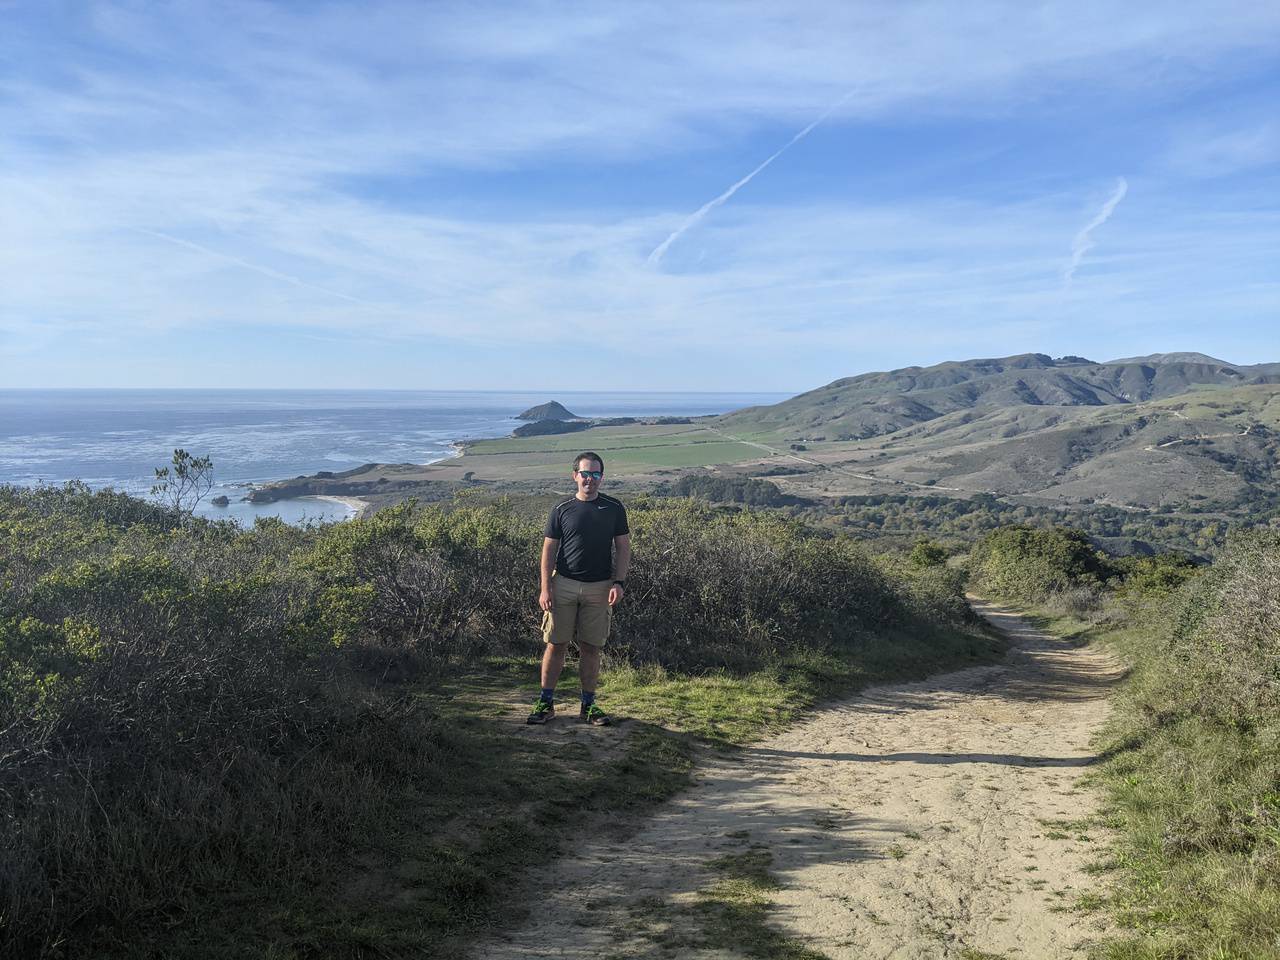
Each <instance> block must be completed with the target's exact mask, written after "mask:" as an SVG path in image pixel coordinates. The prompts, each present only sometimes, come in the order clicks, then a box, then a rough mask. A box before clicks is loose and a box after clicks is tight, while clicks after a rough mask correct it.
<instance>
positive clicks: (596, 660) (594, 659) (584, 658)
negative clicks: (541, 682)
mask: <svg viewBox="0 0 1280 960" xmlns="http://www.w3.org/2000/svg"><path fill="white" fill-rule="evenodd" d="M563 662H564V657H563V655H562V656H561V663H563ZM543 669H546V668H545V667H544V668H543ZM578 676H579V677H580V678H581V679H582V692H583V693H589V694H592V695H594V694H595V692H596V681H597V680H599V679H600V648H599V647H593V646H592V645H591V644H589V643H580V644H578Z"/></svg>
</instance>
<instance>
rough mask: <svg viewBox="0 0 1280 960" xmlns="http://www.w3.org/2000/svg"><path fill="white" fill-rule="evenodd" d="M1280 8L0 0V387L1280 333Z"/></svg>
mask: <svg viewBox="0 0 1280 960" xmlns="http://www.w3.org/2000/svg"><path fill="white" fill-rule="evenodd" d="M1277 103H1280V5H1277V4H1273V3H1258V2H1256V0H1251V2H1241V3H1236V2H1231V0H1220V2H1214V3H1209V4H1206V3H1203V2H1202V0H1200V2H1195V3H1179V2H1162V3H1141V2H1140V3H1129V4H1116V3H1113V2H1092V0H1070V2H1034V3H1030V2H1026V0H1016V2H1008V3H993V2H985V0H970V2H966V3H963V4H957V3H953V2H949V0H939V2H909V0H907V2H887V0H886V2H877V3H863V2H849V0H841V2H824V3H808V2H804V0H797V2H792V3H786V4H779V3H754V2H739V0H735V2H728V3H710V2H694V3H688V2H682V3H676V2H671V3H651V2H644V0H635V2H626V3H608V2H601V0H593V2H587V3H573V2H535V3H521V2H514V0H511V2H500V3H484V2H465V3H464V2H456V3H454V2H432V3H427V2H414V3H399V2H369V0H365V2H361V3H337V2H328V3H326V2H319V0H308V2H296V3H293V2H290V3H285V2H279V3H267V2H252V3H246V2H215V0H203V2H194V0H191V2H184V0H171V2H165V3H157V2H152V0H137V2H92V0H17V2H15V0H0V387H206V388H207V387H256V388H266V387H282V388H295V387H347V388H379V387H387V388H421V389H508V388H511V389H514V388H521V389H526V388H527V389H544V388H545V389H549V390H550V389H556V388H559V389H564V390H568V389H588V390H608V389H618V390H759V391H773V390H782V391H797V392H798V391H800V390H804V389H809V388H812V387H816V386H818V385H821V384H824V383H827V382H829V381H831V380H834V379H837V378H839V377H845V376H852V375H855V374H858V373H863V372H867V371H871V370H884V369H893V368H897V367H904V366H910V365H928V364H932V363H937V362H941V361H944V360H962V359H969V358H976V357H995V356H1007V355H1011V354H1017V353H1027V352H1039V353H1047V354H1050V355H1053V356H1062V355H1066V354H1071V355H1077V356H1085V357H1088V358H1090V359H1094V360H1107V359H1113V358H1117V357H1128V356H1139V355H1145V354H1149V353H1154V352H1170V351H1200V352H1203V353H1208V354H1210V355H1213V356H1215V357H1220V358H1222V359H1225V360H1227V361H1230V362H1233V363H1241V364H1245V363H1258V362H1264V361H1280V335H1278V334H1277V331H1278V330H1280V322H1278V321H1280V190H1278V189H1277V188H1278V187H1280V166H1278V161H1280V110H1278V109H1277V107H1276V104H1277Z"/></svg>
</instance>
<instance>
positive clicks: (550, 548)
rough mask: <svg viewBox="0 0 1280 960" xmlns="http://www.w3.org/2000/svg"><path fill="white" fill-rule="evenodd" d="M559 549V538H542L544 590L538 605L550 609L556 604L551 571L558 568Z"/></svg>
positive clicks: (539, 596) (539, 597)
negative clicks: (553, 599) (552, 595)
mask: <svg viewBox="0 0 1280 960" xmlns="http://www.w3.org/2000/svg"><path fill="white" fill-rule="evenodd" d="M559 549H560V541H559V540H555V539H553V538H551V537H543V538H542V592H541V593H540V594H539V595H538V606H540V607H541V608H542V609H543V610H550V609H551V608H552V607H553V606H554V603H553V601H552V599H551V573H552V571H554V570H555V568H556V553H557V551H559Z"/></svg>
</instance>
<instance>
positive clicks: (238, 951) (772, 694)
mask: <svg viewBox="0 0 1280 960" xmlns="http://www.w3.org/2000/svg"><path fill="white" fill-rule="evenodd" d="M1001 649H1002V648H1001V645H1000V644H999V642H998V641H996V640H995V639H993V638H991V637H986V636H976V635H973V634H965V633H945V632H941V631H939V632H937V633H934V634H931V635H930V634H924V633H917V634H914V635H911V636H902V637H894V638H885V639H882V640H879V641H875V642H873V641H870V640H868V641H867V642H863V643H859V644H857V645H855V646H852V647H851V648H850V649H849V650H848V651H846V652H845V654H844V655H843V656H840V657H837V656H834V655H831V656H823V657H818V656H814V657H811V658H809V659H807V660H796V661H793V662H787V663H784V664H781V665H777V666H774V667H770V668H769V669H765V670H761V671H758V672H756V673H752V674H748V675H745V676H733V675H730V674H727V673H713V674H708V675H704V676H689V675H681V674H674V673H668V672H666V671H663V670H661V669H659V668H645V669H637V668H631V667H615V668H614V669H611V670H609V671H607V673H606V676H605V677H604V678H603V680H602V683H601V685H600V696H601V701H602V703H603V704H604V705H605V706H607V708H608V709H609V711H610V713H612V714H614V715H615V716H618V717H622V718H625V721H624V726H623V727H622V728H621V729H622V730H625V731H626V734H627V735H626V737H625V742H624V744H623V745H622V747H621V749H620V750H619V751H618V752H617V753H616V755H613V756H612V758H611V759H608V760H606V761H603V762H602V761H599V760H594V759H593V754H592V750H591V749H590V747H589V745H588V744H587V743H586V742H584V740H586V739H589V737H588V738H573V739H572V740H565V739H563V738H552V737H546V738H540V737H537V736H533V737H530V736H523V735H518V734H520V733H523V732H524V729H525V728H523V726H521V724H520V721H521V720H522V718H523V714H522V713H521V714H520V715H519V717H512V715H511V714H510V713H509V712H506V713H503V711H509V709H510V708H509V707H504V708H501V709H499V708H498V707H497V704H500V703H502V704H509V703H510V702H511V700H512V699H513V698H514V699H516V700H518V701H520V702H523V701H524V700H526V699H527V700H529V701H531V700H532V698H533V697H534V696H535V695H536V689H537V683H536V667H535V665H534V663H533V662H531V661H525V660H515V659H510V658H505V659H504V658H493V659H490V660H487V661H486V662H484V663H483V664H481V665H479V666H478V667H477V668H476V669H472V670H470V671H467V672H464V673H457V674H454V675H451V676H447V677H443V678H437V679H435V680H434V681H432V682H431V684H430V689H429V690H423V691H421V692H420V693H419V694H418V695H419V696H423V697H427V698H428V699H429V701H430V703H431V704H432V706H433V709H434V710H435V711H436V712H437V713H438V716H439V720H440V727H439V733H440V736H441V740H442V745H441V750H440V762H439V766H438V773H437V774H436V775H435V776H434V777H431V778H430V782H427V783H423V784H421V785H420V789H418V790H411V791H406V792H405V793H404V794H403V795H401V796H398V797H394V798H388V803H387V804H386V808H385V813H384V817H383V819H382V820H381V822H379V823H378V824H376V826H375V828H374V829H373V830H372V832H371V833H370V834H369V835H368V836H367V837H365V842H364V843H363V844H361V846H360V847H359V848H358V849H353V850H351V851H350V856H349V858H347V859H345V860H343V861H342V862H335V863H331V864H327V865H325V869H324V870H323V871H322V873H323V875H324V882H323V884H322V885H321V886H320V887H319V888H315V887H311V888H307V889H303V890H279V891H274V892H269V893H268V895H267V896H266V897H265V899H262V897H263V892H262V890H261V889H260V888H255V887H254V886H253V885H252V884H250V883H248V882H247V883H246V886H245V888H244V890H243V891H236V890H228V891H226V892H225V896H223V897H219V898H216V899H215V900H212V901H210V902H208V903H207V904H205V905H204V906H203V907H202V909H201V910H200V911H199V913H198V915H195V916H186V917H184V918H183V922H182V923H181V924H180V925H175V926H173V927H171V928H170V929H169V930H168V932H166V933H165V934H163V935H162V936H161V939H159V940H156V941H155V942H151V943H146V944H141V943H132V944H112V945H104V946H109V947H110V949H109V950H104V955H114V956H128V957H142V956H148V955H155V954H157V953H160V954H164V955H167V956H175V957H185V958H201V960H204V958H208V960H225V958H228V957H231V956H242V955H245V954H246V953H253V954H258V955H263V956H271V957H274V958H276V960H294V958H299V960H300V958H304V957H306V958H310V957H338V956H341V957H409V956H424V955H429V956H433V957H440V958H452V957H462V956H463V955H464V954H465V951H466V949H467V946H468V944H469V943H470V942H471V941H472V940H473V939H474V938H475V936H476V935H477V934H479V933H480V932H482V931H485V930H488V929H492V928H494V927H498V928H501V927H503V926H510V925H513V924H516V923H518V922H519V921H520V919H521V917H522V915H523V910H524V908H522V907H520V906H518V905H517V901H518V900H519V898H518V897H516V896H515V893H516V892H517V891H518V890H519V884H520V882H521V881H522V880H523V879H524V878H525V877H526V876H527V871H528V870H529V869H530V868H531V867H533V866H534V865H535V864H539V863H544V862H546V861H547V860H549V859H551V858H553V857H554V856H556V855H557V853H558V852H560V851H561V850H562V849H564V845H565V844H566V843H567V842H568V841H569V839H570V838H571V837H580V836H581V834H582V832H583V831H584V829H586V830H590V829H611V830H616V829H619V828H620V823H625V822H627V821H628V820H631V821H637V819H638V817H640V816H642V815H643V814H645V813H646V812H648V811H649V810H651V809H652V808H653V807H654V806H655V805H656V804H658V803H660V802H662V801H663V800H666V799H667V798H669V797H671V796H672V795H673V794H675V793H676V792H677V791H679V790H680V789H682V788H683V787H684V786H686V785H687V784H688V783H689V781H690V775H691V772H692V771H693V769H694V767H695V763H696V760H697V758H698V756H699V755H700V753H701V752H703V751H705V750H708V749H715V750H721V751H722V750H726V749H729V750H732V749H734V748H735V747H736V746H738V745H741V744H746V743H748V742H750V741H751V740H753V739H757V738H759V737H761V736H764V735H766V734H768V733H769V732H771V731H775V730H778V729H780V728H781V727H783V726H785V725H786V724H787V723H788V722H790V721H792V720H795V719H796V718H798V717H800V716H802V715H803V714H804V712H805V711H806V710H807V709H809V708H811V707H812V706H813V705H814V704H816V703H818V702H819V701H820V700H822V699H824V698H828V697H832V696H836V695H839V694H845V693H849V692H852V691H853V690H855V689H857V688H858V687H860V686H863V685H865V684H867V683H872V682H877V681H881V680H887V679H891V678H906V677H919V676H923V675H926V674H928V673H932V672H936V671H940V670H945V669H952V668H955V667H959V666H964V665H968V664H971V663H974V662H981V661H988V660H991V659H993V658H995V657H997V656H999V654H1000V652H1001ZM559 687H560V690H561V691H563V695H564V696H566V697H568V698H571V697H572V696H573V695H574V693H575V692H576V687H577V680H576V675H575V674H574V671H573V669H572V665H571V666H570V667H569V668H568V669H566V672H565V675H564V676H563V678H562V681H561V683H560V685H559ZM410 689H412V688H410ZM499 714H502V715H501V716H499ZM557 722H563V721H560V720H557ZM587 729H589V728H584V730H587ZM620 817H621V818H622V820H621V821H620V820H619V818H620ZM584 818H585V819H584ZM593 824H594V826H592V825H593ZM712 867H713V869H714V870H715V871H716V872H717V873H718V874H719V875H720V876H719V878H718V879H717V880H716V882H715V883H713V884H712V885H711V886H709V887H708V888H707V889H706V890H704V891H702V892H700V893H699V896H698V899H697V902H696V904H694V905H693V906H688V905H685V906H682V907H679V908H673V909H675V910H676V913H675V914H672V916H671V917H669V918H668V919H669V920H671V919H673V918H674V921H678V923H675V928H678V929H670V930H669V929H667V927H668V926H670V924H667V923H666V922H663V923H660V924H659V923H657V914H656V913H654V912H653V911H655V910H657V907H655V906H654V905H652V904H651V905H649V907H648V908H647V909H648V910H649V915H648V919H645V918H644V917H640V918H638V919H637V921H636V922H637V923H638V924H639V927H638V929H643V930H648V931H649V932H650V933H651V934H652V935H653V936H654V937H658V936H662V937H666V938H667V939H668V940H669V941H670V940H674V941H678V942H680V943H685V944H686V945H693V944H699V945H701V944H708V945H715V946H718V947H723V948H725V949H733V950H736V951H738V952H739V953H741V954H743V955H745V956H753V957H784V958H793V960H815V958H821V957H822V955H821V954H819V953H816V952H814V951H812V950H810V949H808V948H807V947H805V946H804V945H803V944H800V943H798V942H796V941H792V940H790V939H788V938H786V937H783V936H782V935H781V934H778V933H777V932H775V931H774V930H773V929H772V928H770V927H768V926H767V925H766V923H765V920H766V917H767V913H768V898H767V896H766V893H767V891H768V890H769V889H770V888H771V887H770V884H772V882H773V881H772V880H771V879H770V878H769V876H768V874H767V869H766V867H767V854H762V853H759V852H754V853H751V854H749V855H747V856H745V857H743V858H738V859H734V858H723V859H721V860H720V861H716V862H715V863H713V864H712ZM642 912H643V911H642ZM642 921H643V922H642ZM655 924H657V925H656V926H655ZM660 930H665V931H666V932H665V933H660V932H659V931H660ZM680 930H684V931H685V932H683V933H681V932H679V931H680ZM690 931H692V932H690ZM690 937H692V938H693V939H692V940H689V939H688V938H690Z"/></svg>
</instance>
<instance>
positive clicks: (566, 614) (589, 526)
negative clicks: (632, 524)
mask: <svg viewBox="0 0 1280 960" xmlns="http://www.w3.org/2000/svg"><path fill="white" fill-rule="evenodd" d="M603 479H604V460H602V459H601V458H600V454H598V453H591V452H589V451H588V452H587V453H580V454H578V456H577V457H575V458H574V461H573V480H574V483H576V484H577V485H578V492H577V493H576V494H574V495H573V496H572V497H570V498H569V499H568V500H563V501H561V502H560V503H557V504H556V505H555V506H554V507H552V508H551V515H550V516H549V517H547V529H546V531H545V537H544V539H543V541H542V593H541V595H540V596H539V597H538V605H539V606H540V607H542V609H543V614H542V639H543V640H544V641H545V642H546V647H545V648H544V649H543V653H542V696H540V697H539V698H538V702H537V703H535V704H534V706H533V712H532V713H531V714H529V720H528V722H529V723H546V722H547V721H548V720H550V719H551V718H552V717H554V716H555V715H556V708H555V693H556V681H557V680H559V679H560V671H561V670H562V669H563V668H564V657H565V654H566V653H567V652H568V650H569V641H570V640H576V641H577V643H578V655H579V663H578V673H579V676H580V678H581V680H582V709H581V711H580V712H579V713H578V719H579V720H582V721H583V722H584V723H592V724H596V725H597V726H604V725H606V724H608V722H609V715H608V714H606V713H605V712H604V711H603V710H601V709H600V707H599V706H598V705H597V704H596V680H597V679H599V677H600V650H601V648H602V647H603V646H604V641H605V639H606V638H607V637H608V636H609V625H610V622H611V621H612V619H613V608H614V606H615V605H616V604H618V603H620V602H621V601H622V594H623V591H624V588H625V587H626V582H627V568H628V567H629V566H630V565H631V530H630V528H629V527H628V526H627V511H626V508H625V507H623V506H622V504H621V503H619V502H618V501H617V500H615V499H614V498H613V497H607V496H605V495H604V494H603V493H601V492H600V483H601V481H602V480H603Z"/></svg>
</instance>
